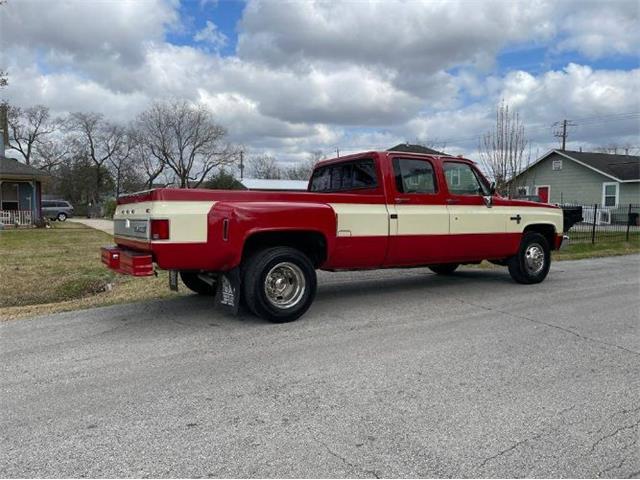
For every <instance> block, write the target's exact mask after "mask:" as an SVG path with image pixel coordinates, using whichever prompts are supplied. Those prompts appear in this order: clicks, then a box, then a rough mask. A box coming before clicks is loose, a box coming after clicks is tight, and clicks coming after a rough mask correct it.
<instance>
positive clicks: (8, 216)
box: [0, 210, 33, 226]
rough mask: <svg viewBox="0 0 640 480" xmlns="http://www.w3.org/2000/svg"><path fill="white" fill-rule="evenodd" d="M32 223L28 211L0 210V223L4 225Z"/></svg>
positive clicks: (30, 214)
mask: <svg viewBox="0 0 640 480" xmlns="http://www.w3.org/2000/svg"><path fill="white" fill-rule="evenodd" d="M32 221H33V217H32V213H31V212H30V211H29V210H0V223H3V224H4V225H18V226H23V225H31V223H32Z"/></svg>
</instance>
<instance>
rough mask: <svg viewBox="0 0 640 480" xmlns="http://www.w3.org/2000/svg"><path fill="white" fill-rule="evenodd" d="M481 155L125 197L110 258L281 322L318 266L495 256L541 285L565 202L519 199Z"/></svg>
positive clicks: (346, 167)
mask: <svg viewBox="0 0 640 480" xmlns="http://www.w3.org/2000/svg"><path fill="white" fill-rule="evenodd" d="M494 190H495V189H494V188H493V186H492V185H490V184H489V182H488V181H487V180H486V179H485V177H484V176H483V175H482V173H481V172H480V171H479V170H478V168H477V167H476V165H475V164H474V162H472V161H470V160H466V159H463V158H459V157H448V156H430V155H422V154H411V153H404V152H366V153H361V154H357V155H350V156H346V157H340V158H337V159H332V160H326V161H322V162H320V163H318V165H317V166H316V167H315V170H314V172H313V175H312V177H311V179H310V181H309V187H308V191H307V192H262V191H227V190H200V189H192V190H181V189H157V190H150V191H146V192H140V193H135V194H131V195H127V196H125V197H121V198H120V199H119V200H118V205H117V209H116V213H115V216H114V222H115V225H114V228H115V234H114V238H115V243H116V245H115V246H113V247H105V248H103V249H102V259H103V262H104V263H105V264H106V265H108V266H109V268H111V269H114V270H116V271H118V272H121V273H124V274H129V275H152V274H153V273H154V268H155V267H157V268H159V269H164V270H170V283H171V284H172V287H173V288H177V276H178V273H179V275H180V277H181V279H182V281H183V283H184V284H185V285H186V286H187V287H188V288H189V289H191V290H193V291H194V292H197V293H200V294H205V295H217V297H218V301H219V303H221V304H222V305H226V306H228V307H230V308H231V309H232V310H234V311H237V308H238V305H239V303H240V301H241V300H242V302H243V303H244V304H246V306H247V307H248V308H249V309H250V310H251V311H252V312H253V313H255V314H256V315H259V316H260V317H263V318H265V319H267V320H270V321H274V322H286V321H291V320H295V319H297V318H298V317H300V316H301V315H302V314H303V313H304V312H305V311H306V310H307V309H308V308H309V306H310V305H311V303H312V302H313V299H314V296H315V293H316V284H317V282H316V270H317V269H321V270H329V271H336V270H360V269H377V268H393V267H420V266H427V267H429V268H430V269H431V270H433V271H434V272H435V273H438V274H443V275H447V274H451V273H453V272H454V270H455V269H456V268H457V267H458V266H459V265H460V264H468V263H478V262H480V261H482V260H490V261H492V262H493V263H496V264H499V265H505V266H508V268H509V273H510V274H511V276H512V277H513V279H514V280H515V281H516V282H519V283H525V284H527V283H529V284H530V283H538V282H541V281H542V280H544V278H545V277H546V276H547V273H548V272H549V266H550V261H551V257H550V252H551V250H554V249H558V248H560V246H561V244H562V242H563V237H564V236H563V231H564V230H563V211H562V209H560V208H558V207H556V206H553V205H548V204H540V203H534V202H528V201H522V200H509V199H506V198H502V197H500V196H498V195H496V194H495V191H494Z"/></svg>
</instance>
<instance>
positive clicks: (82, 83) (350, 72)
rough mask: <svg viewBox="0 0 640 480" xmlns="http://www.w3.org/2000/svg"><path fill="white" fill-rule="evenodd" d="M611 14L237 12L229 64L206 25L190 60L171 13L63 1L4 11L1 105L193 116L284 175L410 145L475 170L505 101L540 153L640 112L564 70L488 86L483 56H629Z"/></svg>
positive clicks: (626, 26) (585, 8) (632, 39)
mask: <svg viewBox="0 0 640 480" xmlns="http://www.w3.org/2000/svg"><path fill="white" fill-rule="evenodd" d="M611 4H612V6H611V7H610V8H609V4H607V5H608V7H607V8H606V9H603V8H602V6H601V5H602V4H601V3H591V2H570V1H565V2H552V1H551V0H538V1H534V2H529V3H524V2H511V1H506V0H491V1H487V2H476V1H471V0H460V1H453V0H452V1H447V2H435V1H434V2H414V1H407V2H403V1H401V2H394V3H392V2H371V3H364V2H343V3H335V2H334V3H327V2H311V1H309V2H293V1H292V2H289V3H283V2H269V1H260V0H258V1H250V2H249V3H248V4H247V6H246V9H245V12H244V15H243V19H242V22H241V24H240V25H239V29H238V32H239V44H238V54H237V55H236V56H230V57H221V56H220V54H219V53H218V52H219V50H220V48H221V47H222V46H224V45H225V42H227V41H228V39H227V38H226V37H225V35H224V34H223V33H222V32H221V31H220V30H219V28H218V26H217V25H216V24H215V23H213V22H211V21H207V23H206V26H205V27H204V28H203V29H202V30H200V31H199V32H195V33H193V39H194V41H195V42H196V46H184V45H183V46H177V45H171V44H169V43H167V42H166V40H165V36H166V34H167V31H168V30H170V29H176V28H183V27H181V23H180V22H181V20H182V19H180V18H179V17H178V13H177V12H178V4H177V0H175V1H174V0H166V1H163V0H140V1H124V0H123V1H122V2H78V1H60V2H55V3H53V2H52V3H48V4H47V9H43V8H42V3H41V2H37V1H29V0H24V1H22V2H18V1H10V2H9V3H8V4H7V5H6V6H4V7H1V8H2V9H3V10H2V11H1V13H2V19H1V22H2V23H1V25H0V26H1V27H2V47H3V48H2V51H0V65H1V66H2V68H8V69H9V73H10V86H9V88H8V89H6V90H5V91H4V92H3V95H5V94H6V96H7V97H8V98H9V100H10V101H11V102H13V103H16V104H20V105H30V104H35V103H44V104H47V105H49V106H51V108H52V109H53V110H55V111H56V112H60V113H62V112H65V111H76V110H95V111H100V112H102V113H105V114H106V115H108V116H110V117H113V118H115V119H117V120H120V121H126V120H127V119H130V118H133V117H134V116H135V115H136V114H137V113H138V112H139V111H141V110H142V109H144V108H145V107H146V106H147V105H148V104H149V102H151V101H153V100H156V99H163V98H176V97H177V98H185V99H187V100H190V101H201V102H203V103H205V104H206V105H208V106H209V107H210V108H211V110H212V112H213V113H214V115H215V116H216V118H217V119H218V120H219V121H220V122H221V123H222V124H224V125H225V126H226V127H227V128H228V129H229V132H230V135H231V138H232V139H233V140H234V141H237V142H240V143H243V144H245V145H246V146H247V147H249V148H253V149H254V150H264V151H267V152H270V153H273V154H276V155H277V156H278V157H284V158H286V159H299V158H303V157H304V155H306V154H305V152H307V151H310V150H316V149H318V148H320V149H321V150H324V151H325V152H327V153H331V152H333V151H335V147H336V146H340V148H341V151H342V152H345V153H347V152H353V151H358V150H365V149H369V148H387V147H389V146H391V145H393V144H395V143H397V142H399V141H405V140H408V141H414V140H415V139H423V140H431V141H436V142H442V141H445V140H447V142H446V143H447V150H448V151H451V152H452V153H456V154H457V153H471V154H473V151H474V150H475V148H476V147H477V135H479V134H480V133H482V132H484V131H486V130H488V129H489V128H490V127H491V124H492V117H493V111H494V108H495V105H496V104H497V103H498V102H499V101H500V99H501V98H504V99H505V100H506V101H507V102H509V103H510V104H511V105H512V107H513V108H517V109H518V110H519V111H520V112H521V114H522V116H523V118H524V120H525V122H526V123H527V124H528V125H530V126H532V129H531V132H532V134H534V135H535V138H534V140H535V141H536V142H539V143H541V144H545V145H546V142H552V141H553V137H552V136H551V133H550V129H549V128H548V125H550V124H551V123H552V122H553V121H556V120H562V119H563V118H570V119H571V118H573V119H578V118H584V117H593V116H598V115H612V114H617V113H620V112H629V111H638V110H640V104H639V103H638V100H637V99H636V97H637V95H636V92H637V90H638V87H639V86H640V78H639V75H640V73H639V70H634V71H612V70H596V69H593V68H592V67H589V66H587V65H579V64H573V63H572V64H568V65H567V66H566V67H565V68H563V69H558V70H553V71H543V72H542V73H540V74H535V75H534V74H532V73H527V72H525V71H513V72H508V73H506V74H504V75H498V74H497V73H496V72H495V71H494V70H492V69H491V67H492V66H493V63H494V62H495V57H496V54H497V53H498V52H500V51H501V50H502V49H504V48H505V47H508V48H521V47H522V46H523V45H525V47H524V48H526V45H530V44H535V45H538V46H544V45H546V46H547V47H548V52H549V55H553V54H554V53H553V52H554V51H556V52H558V51H563V52H564V51H579V52H581V53H583V54H584V55H588V56H589V57H592V58H599V57H602V56H606V55H612V54H619V55H629V54H633V53H634V51H637V48H638V45H639V44H640V39H639V38H638V31H637V30H638V29H635V30H634V29H633V28H632V27H633V26H634V24H637V21H638V11H637V4H635V2H611ZM42 10H46V15H45V14H42ZM599 10H602V11H601V12H600V11H599ZM552 45H553V47H551V46H552ZM543 127H544V128H543ZM571 133H572V137H570V138H571V139H572V140H576V141H582V142H587V141H590V142H594V143H595V142H600V143H611V141H612V139H613V140H615V139H616V138H620V139H622V138H628V137H629V135H633V134H634V133H635V134H636V135H637V133H638V128H637V124H636V125H634V123H633V122H631V121H619V122H617V123H616V122H609V123H606V122H605V123H603V125H600V126H598V129H597V131H595V128H594V127H593V126H591V127H588V126H587V125H584V126H582V127H577V128H575V129H574V130H572V132H571Z"/></svg>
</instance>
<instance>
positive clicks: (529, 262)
mask: <svg viewBox="0 0 640 480" xmlns="http://www.w3.org/2000/svg"><path fill="white" fill-rule="evenodd" d="M544 262H545V256H544V250H543V249H542V247H541V246H540V245H539V244H537V243H532V244H531V245H529V246H528V247H527V249H526V250H525V252H524V266H525V268H526V269H527V272H528V273H529V274H531V275H537V274H539V273H540V272H541V271H542V269H543V268H544Z"/></svg>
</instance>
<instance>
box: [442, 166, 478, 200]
mask: <svg viewBox="0 0 640 480" xmlns="http://www.w3.org/2000/svg"><path fill="white" fill-rule="evenodd" d="M444 176H445V178H446V180H447V187H448V188H449V193H451V194H452V195H480V194H481V193H483V192H484V189H483V187H482V184H481V183H480V181H479V180H478V177H477V176H476V174H475V172H474V171H473V168H471V165H469V164H466V163H458V162H444Z"/></svg>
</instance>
